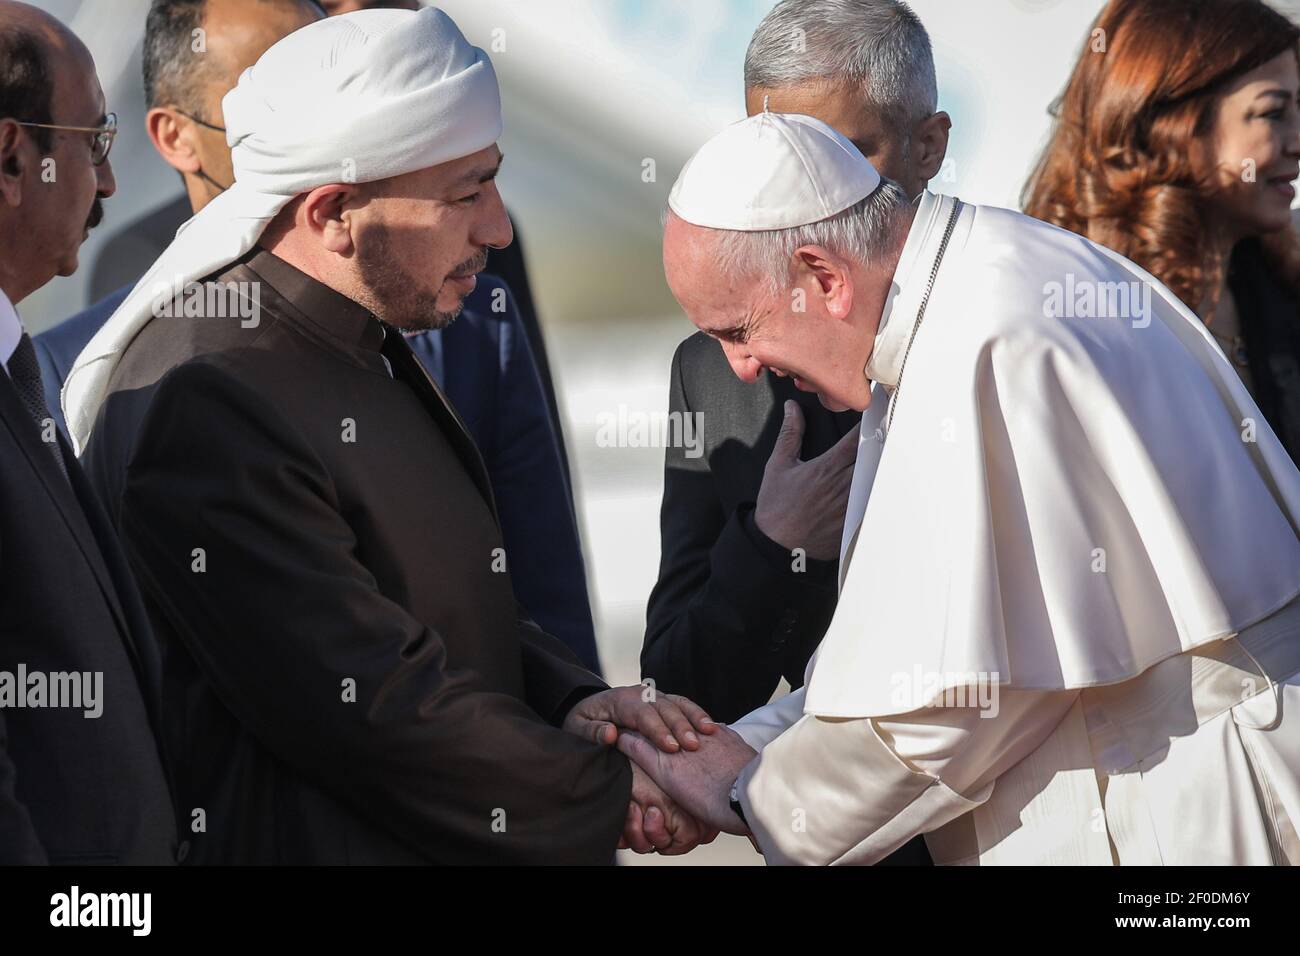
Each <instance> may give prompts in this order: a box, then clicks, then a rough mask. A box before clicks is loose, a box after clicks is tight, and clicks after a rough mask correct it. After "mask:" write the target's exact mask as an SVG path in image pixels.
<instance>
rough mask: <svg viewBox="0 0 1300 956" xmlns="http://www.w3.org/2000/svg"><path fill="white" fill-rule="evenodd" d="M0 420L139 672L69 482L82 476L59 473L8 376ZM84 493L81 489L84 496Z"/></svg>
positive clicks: (71, 460)
mask: <svg viewBox="0 0 1300 956" xmlns="http://www.w3.org/2000/svg"><path fill="white" fill-rule="evenodd" d="M0 418H3V420H4V423H5V425H6V427H7V428H8V429H9V433H10V434H11V435H12V436H13V440H14V444H16V445H17V446H18V448H19V449H20V450H21V451H22V452H23V455H24V456H25V457H26V458H27V462H28V464H29V465H31V467H32V470H33V471H34V472H35V473H36V475H37V477H38V478H40V480H41V484H42V485H43V486H44V488H45V492H46V494H48V495H49V497H50V500H51V501H52V502H53V503H54V506H55V508H56V509H57V510H58V512H59V514H60V515H61V516H62V518H63V522H64V524H66V525H67V527H68V530H69V531H70V532H71V533H72V537H73V538H74V539H75V540H76V542H77V545H78V547H79V548H80V549H81V554H82V556H83V557H84V558H85V559H86V563H87V564H88V565H89V566H90V569H91V571H92V572H93V573H94V575H95V579H96V580H97V581H98V582H99V589H100V591H102V592H103V594H104V600H105V601H106V602H107V604H108V606H109V608H110V610H111V611H112V614H113V618H114V620H115V621H116V622H117V627H118V630H119V631H120V632H121V633H122V637H123V640H124V642H125V644H126V646H127V652H128V654H129V655H130V657H131V660H132V663H133V664H134V666H135V667H136V668H137V670H138V669H139V667H140V660H139V657H138V655H137V653H136V648H135V644H134V642H133V639H132V637H131V630H130V627H129V626H128V623H127V620H126V615H125V614H124V613H123V611H122V605H121V604H120V603H119V601H118V598H117V588H116V586H115V584H114V582H113V578H112V576H111V575H110V574H109V572H108V568H107V566H106V565H105V564H104V559H103V556H102V554H101V552H100V547H99V541H98V540H97V539H96V538H95V534H94V532H93V531H92V530H91V528H90V525H89V523H88V522H87V520H86V516H85V513H84V512H83V511H82V506H81V503H80V502H79V501H78V500H77V493H76V492H75V491H74V487H73V484H70V483H69V482H70V480H71V481H77V480H79V479H81V475H80V474H77V475H76V477H75V478H71V475H70V477H69V478H65V477H64V475H63V474H62V472H60V471H59V467H58V465H57V464H56V463H55V461H54V457H53V456H52V455H51V454H50V452H49V450H48V449H46V448H45V447H44V446H43V445H42V442H41V438H40V432H39V430H37V428H36V425H35V423H33V422H32V421H31V419H30V418H29V417H28V414H27V410H26V409H25V408H24V407H23V404H22V402H21V401H20V400H19V398H18V393H17V392H16V391H15V390H14V387H13V383H12V382H11V381H9V376H8V375H0ZM59 443H60V447H61V448H62V450H63V456H64V460H65V461H66V462H67V463H68V471H69V473H73V472H75V471H76V469H78V468H79V467H80V465H79V464H78V463H77V458H76V456H75V455H74V454H73V452H72V448H71V447H70V446H69V445H68V443H67V442H66V441H65V440H64V439H63V436H62V434H59ZM82 484H83V486H84V481H82ZM87 490H88V489H84V488H83V494H84V493H86V491H87ZM92 494H93V493H92Z"/></svg>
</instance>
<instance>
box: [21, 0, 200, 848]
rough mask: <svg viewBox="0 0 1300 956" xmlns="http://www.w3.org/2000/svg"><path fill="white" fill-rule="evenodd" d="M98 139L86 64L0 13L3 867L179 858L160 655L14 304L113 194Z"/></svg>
mask: <svg viewBox="0 0 1300 956" xmlns="http://www.w3.org/2000/svg"><path fill="white" fill-rule="evenodd" d="M40 124H44V125H40ZM105 126H106V116H105V113H104V94H103V92H102V90H101V89H100V86H99V82H98V80H97V79H96V78H95V66H94V63H93V61H92V60H91V57H90V53H89V51H87V50H86V48H85V47H84V46H83V45H82V44H81V43H80V41H78V40H77V39H76V38H75V37H74V36H73V35H72V34H71V33H70V32H68V31H67V30H66V29H65V28H63V27H62V26H61V25H59V24H58V23H57V21H55V20H53V19H52V18H51V17H49V16H48V15H46V14H44V13H41V12H40V11H37V10H36V9H34V8H32V7H28V6H26V5H24V4H18V3H10V2H2V3H0V364H2V365H3V369H0V864H15V863H61V864H76V863H151V864H166V863H172V862H175V860H176V858H177V855H178V847H177V842H176V821H175V815H174V809H173V806H172V802H171V796H170V793H169V790H168V784H167V778H166V775H165V773H164V765H163V759H162V755H161V753H160V751H159V746H158V742H157V737H156V735H155V731H156V729H157V721H158V704H159V700H158V688H159V670H160V667H159V660H158V653H157V648H156V647H155V645H154V643H153V639H152V636H151V635H150V632H149V627H148V622H147V619H146V616H145V613H144V610H143V608H142V606H141V604H140V599H139V596H138V594H137V592H136V590H135V586H134V584H133V582H132V580H131V576H130V573H129V572H128V570H127V565H126V561H125V559H124V557H123V556H122V554H121V552H120V550H119V547H118V544H117V541H116V539H115V538H114V536H113V532H112V530H111V528H110V526H109V523H108V521H107V518H106V516H105V515H104V514H103V512H102V511H101V509H100V507H99V504H98V501H97V499H96V498H95V494H94V492H93V490H92V489H91V487H90V485H89V484H88V483H87V481H86V478H85V476H84V475H83V474H82V472H81V468H80V467H79V465H78V464H77V459H76V457H75V455H74V454H73V451H72V447H71V445H70V444H69V443H68V442H67V440H66V439H65V438H64V436H63V435H62V434H61V433H60V432H59V430H58V429H57V427H56V426H55V425H54V423H53V420H52V418H51V416H50V413H49V410H48V408H46V407H45V401H44V396H43V391H42V382H41V377H40V369H39V366H38V364H37V360H36V355H35V352H34V350H33V346H32V340H31V338H30V337H29V336H28V335H27V334H26V333H25V332H24V331H23V328H22V325H21V323H20V322H19V319H18V315H17V312H16V311H15V309H14V303H18V302H21V301H22V300H23V299H24V298H26V297H27V296H28V295H29V294H31V293H32V292H34V291H35V290H36V289H37V288H39V287H40V286H42V285H44V284H45V283H46V282H48V281H49V280H50V279H52V278H53V277H54V276H55V275H56V274H58V275H70V274H71V273H72V272H73V271H74V270H75V269H76V266H77V251H78V248H79V247H80V245H81V243H82V240H83V239H84V238H85V236H86V234H87V232H88V231H89V229H90V228H91V227H93V226H94V225H95V224H96V223H97V222H98V221H99V219H100V217H101V215H102V207H101V201H102V200H103V199H104V198H107V197H108V196H111V195H112V194H113V191H114V189H115V185H114V182H113V171H112V166H111V165H110V164H109V163H108V161H107V147H108V146H109V145H111V142H112V140H111V135H110V134H108V133H106V132H105V133H102V134H97V133H96V132H94V130H95V128H103V127H105ZM97 162H98V165H96V163H97ZM50 163H52V164H53V166H52V168H55V169H57V170H58V175H57V176H56V177H54V179H53V180H52V181H51V180H49V179H45V178H43V177H42V170H43V169H45V168H51V167H50V166H49V165H48V164H50Z"/></svg>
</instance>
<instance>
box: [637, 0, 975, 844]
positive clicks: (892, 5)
mask: <svg viewBox="0 0 1300 956" xmlns="http://www.w3.org/2000/svg"><path fill="white" fill-rule="evenodd" d="M745 101H746V108H747V110H748V112H749V113H750V114H751V115H752V114H754V113H756V112H760V111H762V110H763V108H764V103H765V102H766V104H767V108H768V109H770V110H771V111H772V112H786V113H804V114H807V115H809V116H814V117H816V118H817V119H820V120H822V121H823V122H825V123H827V124H828V125H830V126H832V127H834V128H835V129H837V130H839V132H841V133H842V134H843V135H844V136H846V137H847V138H848V139H850V140H852V141H853V143H854V144H855V145H856V146H857V147H858V148H859V149H860V150H861V151H862V152H863V154H864V155H866V156H867V157H868V158H869V159H870V160H871V162H872V164H873V165H874V166H875V167H876V169H878V170H879V171H880V173H881V174H882V175H884V176H887V177H888V178H889V179H892V180H894V181H895V182H897V183H899V184H900V185H901V186H902V188H903V189H904V190H905V191H906V192H907V194H908V196H909V197H915V196H916V195H918V194H919V193H920V192H921V190H922V189H924V187H925V184H926V183H927V182H928V181H929V180H930V179H931V178H932V177H934V176H935V174H936V173H937V172H938V171H939V168H940V166H941V165H942V163H943V158H944V154H945V152H946V150H947V147H948V130H949V127H950V126H951V123H950V121H949V119H948V116H947V114H946V113H942V112H938V111H937V102H936V101H937V92H936V83H935V73H934V58H933V55H932V53H931V49H930V39H929V36H928V35H927V34H926V32H925V28H924V26H922V24H921V21H920V20H919V19H918V18H917V16H916V14H914V13H913V12H912V10H911V8H910V7H908V5H907V4H906V3H903V2H901V0H782V2H781V3H778V4H777V5H776V6H775V7H774V8H773V9H772V10H771V11H770V12H769V13H768V14H767V16H766V17H764V19H763V22H762V23H760V24H759V26H758V29H757V30H756V31H755V33H754V36H753V39H752V40H751V41H750V44H749V50H748V52H747V54H746V56H745ZM744 319H745V317H744V316H737V325H738V327H737V328H736V329H735V330H734V333H735V335H736V336H740V337H743V336H744V335H745V329H744ZM770 371H772V372H773V373H774V374H773V375H766V376H765V375H763V374H762V372H763V369H757V370H755V372H754V380H753V381H752V382H742V381H740V380H739V379H738V378H737V377H736V375H735V374H734V373H733V371H732V369H731V367H730V366H729V365H728V364H727V360H726V358H725V356H724V355H723V352H722V349H721V348H720V347H719V345H718V343H717V342H715V341H713V340H712V339H711V337H709V336H706V335H704V334H703V333H700V332H697V333H695V334H694V335H692V336H690V337H689V338H688V339H686V340H685V341H684V342H682V343H681V345H680V346H678V348H677V352H676V354H675V355H674V356H673V364H672V379H671V387H670V392H669V405H670V408H671V410H672V411H674V412H681V413H683V414H685V413H689V412H698V413H701V414H702V416H703V418H702V422H703V436H704V438H703V441H704V449H705V453H704V454H703V455H702V456H700V457H696V458H688V457H686V454H685V450H684V449H682V448H671V447H670V448H669V449H668V450H667V453H666V456H665V458H666V460H665V468H664V496H663V504H662V508H661V513H660V531H661V558H660V566H659V580H658V582H657V583H656V585H655V588H654V591H653V592H652V593H651V595H650V604H649V608H648V612H647V628H646V638H645V646H644V648H643V649H642V652H641V666H642V672H643V674H644V675H645V676H646V677H649V678H653V679H654V681H655V682H656V684H657V686H658V687H660V688H661V689H663V690H666V691H670V692H673V693H680V694H684V695H686V696H688V697H690V698H691V699H692V700H695V701H697V702H699V703H700V704H701V706H703V707H705V708H707V709H708V710H709V712H710V713H711V714H712V715H713V716H714V718H716V719H719V720H724V721H730V720H735V719H736V718H738V717H740V716H742V715H743V714H746V713H748V712H749V711H751V710H753V709H754V708H756V707H760V706H762V705H763V704H764V703H766V702H767V700H768V699H769V698H770V697H771V695H772V693H773V691H775V690H776V688H777V686H778V685H779V683H780V680H781V678H782V677H784V678H786V680H787V681H789V683H790V685H791V686H792V687H799V686H801V685H802V683H803V673H804V668H805V666H806V665H807V663H808V659H809V657H810V656H811V655H812V652H813V651H814V650H815V649H816V647H817V644H818V643H819V642H820V641H821V638H822V635H823V634H824V633H825V631H826V627H827V625H828V624H829V623H830V619H831V616H832V614H833V613H834V610H835V603H836V591H835V581H836V571H837V565H838V561H837V557H838V554H839V545H840V534H841V530H842V527H843V522H844V509H845V502H846V499H847V495H848V486H849V479H850V477H851V475H852V472H853V461H854V455H855V453H856V449H857V439H856V434H855V433H856V429H857V425H858V421H859V418H860V416H859V414H858V413H856V412H852V411H849V412H839V413H835V412H831V411H829V410H828V409H826V408H824V407H823V406H822V405H821V404H820V403H819V402H818V401H817V399H816V396H815V395H813V394H811V393H807V392H803V391H800V390H799V389H798V388H797V387H796V386H797V383H795V382H793V381H792V380H791V379H789V378H787V377H785V376H784V374H783V373H782V372H781V371H780V370H779V369H771V370H770ZM783 406H784V409H785V411H784V414H783V411H782V408H783ZM801 458H805V459H810V460H806V461H805V460H801ZM926 859H928V856H927V855H926V853H925V849H924V846H923V845H921V843H920V842H919V841H916V842H915V844H909V845H908V847H904V848H903V850H900V851H899V853H898V854H895V856H894V857H891V858H890V861H891V862H892V861H898V862H922V861H924V860H926Z"/></svg>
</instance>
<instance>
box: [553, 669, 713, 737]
mask: <svg viewBox="0 0 1300 956" xmlns="http://www.w3.org/2000/svg"><path fill="white" fill-rule="evenodd" d="M564 729H565V730H567V731H569V733H572V734H577V735H578V736H579V737H585V738H586V739H588V740H590V741H592V742H593V743H598V744H612V743H614V742H615V741H616V740H618V737H619V732H620V731H623V730H630V731H635V732H636V733H638V734H640V735H641V736H642V737H644V738H646V739H648V740H651V741H653V742H654V743H655V745H656V746H658V747H659V749H660V750H663V751H664V752H665V753H670V754H671V753H677V752H678V751H679V750H681V749H682V748H683V747H684V748H685V749H687V750H698V749H699V747H700V739H699V737H698V736H696V733H695V732H696V731H699V732H700V733H702V734H712V733H714V732H715V731H716V730H717V729H718V725H717V724H715V723H714V722H713V721H712V720H711V719H710V718H709V715H708V714H706V713H705V712H704V708H702V707H700V706H699V705H698V704H696V703H694V702H692V701H690V700H687V699H686V698H685V697H680V696H678V695H677V694H662V693H659V692H658V691H656V690H655V689H654V687H652V686H649V685H645V684H633V685H631V686H629V687H612V688H610V689H609V690H605V691H601V692H600V693H599V694H592V695H591V696H590V697H587V698H584V699H583V700H581V701H579V702H578V703H577V704H576V705H575V706H574V708H573V710H571V711H569V713H568V716H566V717H565V718H564Z"/></svg>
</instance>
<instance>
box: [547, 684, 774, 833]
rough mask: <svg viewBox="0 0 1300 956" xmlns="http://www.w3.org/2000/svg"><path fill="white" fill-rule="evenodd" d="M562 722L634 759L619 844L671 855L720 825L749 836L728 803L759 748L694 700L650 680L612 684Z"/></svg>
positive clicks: (574, 710)
mask: <svg viewBox="0 0 1300 956" xmlns="http://www.w3.org/2000/svg"><path fill="white" fill-rule="evenodd" d="M564 729H565V730H567V731H569V732H570V733H574V734H577V735H578V736H580V737H583V738H585V739H587V740H591V741H593V742H594V743H598V744H604V745H606V746H609V745H617V746H618V749H619V750H620V751H622V753H623V754H624V755H625V756H626V757H627V758H628V760H629V761H631V764H632V800H631V802H630V803H629V804H628V808H627V819H626V821H625V822H624V824H623V835H622V838H621V839H620V840H619V844H618V846H619V849H620V850H622V849H632V850H635V851H636V852H637V853H654V852H658V853H662V854H664V855H665V856H675V855H678V854H681V853H686V852H688V851H690V850H693V849H694V848H695V847H697V846H699V845H700V844H702V843H712V842H713V840H714V838H715V837H716V836H717V835H718V833H719V831H725V832H727V833H736V834H740V835H742V836H749V837H750V839H751V841H752V840H753V837H752V836H751V835H750V833H749V829H748V827H746V825H745V823H744V821H743V820H741V818H740V817H738V816H737V815H736V814H735V812H734V811H733V810H732V809H731V797H730V792H731V785H732V783H733V782H734V781H735V779H736V777H737V775H738V774H739V773H740V771H741V770H742V769H743V768H744V766H745V765H746V764H748V763H749V762H750V761H751V760H753V759H754V757H755V756H756V753H755V751H754V749H753V748H752V747H750V746H749V745H748V744H747V743H745V741H744V740H743V739H742V738H741V737H740V735H739V734H737V733H736V732H735V731H734V730H732V729H730V728H729V727H727V726H726V725H725V724H718V723H714V721H713V720H712V719H710V717H709V715H708V714H706V713H705V712H704V710H703V708H701V707H700V706H699V705H698V704H695V703H694V702H692V701H690V700H687V699H686V698H685V697H679V696H677V695H676V694H662V693H659V692H657V691H656V690H655V689H654V687H652V686H649V685H641V684H636V685H633V686H630V687H614V688H611V689H609V690H606V691H602V692H600V693H598V694H593V695H592V696H590V697H587V698H585V699H584V700H582V701H580V702H579V703H578V704H577V705H576V706H574V708H573V709H572V710H571V711H569V713H568V716H566V717H565V720H564ZM755 848H757V844H755Z"/></svg>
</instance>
